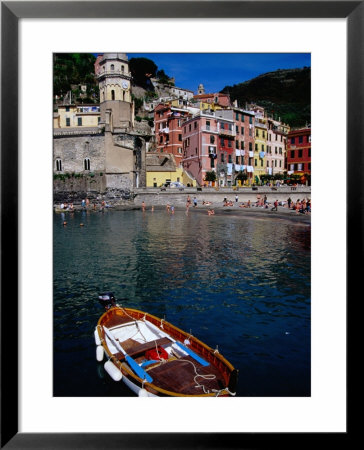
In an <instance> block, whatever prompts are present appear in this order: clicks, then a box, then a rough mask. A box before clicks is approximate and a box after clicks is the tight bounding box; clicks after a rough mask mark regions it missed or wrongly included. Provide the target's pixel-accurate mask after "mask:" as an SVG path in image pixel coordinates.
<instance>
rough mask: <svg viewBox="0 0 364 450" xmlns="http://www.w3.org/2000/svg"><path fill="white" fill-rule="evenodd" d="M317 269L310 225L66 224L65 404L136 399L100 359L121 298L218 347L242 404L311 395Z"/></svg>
mask: <svg viewBox="0 0 364 450" xmlns="http://www.w3.org/2000/svg"><path fill="white" fill-rule="evenodd" d="M64 220H66V221H67V226H65V227H64V226H63V221H64ZM81 222H82V223H84V226H83V227H80V223H81ZM310 265H311V254H310V227H309V226H308V225H305V224H298V223H293V222H290V221H288V220H280V219H277V218H275V219H273V218H265V217H263V216H262V217H261V218H253V217H250V218H246V217H241V216H239V215H236V216H234V215H233V213H232V212H231V213H230V214H229V215H228V216H227V214H224V213H222V215H221V216H220V215H215V216H212V217H209V216H208V215H207V214H206V213H203V212H200V211H195V210H192V211H191V212H190V214H189V215H188V216H186V214H185V212H184V211H176V213H175V214H174V215H169V214H167V213H166V211H164V210H162V211H154V212H153V213H152V212H151V211H147V212H145V213H142V212H141V211H113V212H111V211H109V212H106V213H105V214H101V213H97V212H91V213H87V214H86V212H82V213H81V212H75V213H74V214H66V215H61V214H55V215H54V395H55V396H89V397H92V396H119V395H121V396H132V395H134V394H132V393H131V392H130V391H129V390H128V389H127V388H126V387H125V386H124V385H123V384H122V383H115V382H114V381H112V380H111V379H110V378H109V376H108V375H107V374H106V373H105V372H104V369H103V364H100V363H98V362H97V361H96V347H95V342H94V335H93V332H94V328H95V325H96V323H97V320H98V318H99V316H100V315H101V314H102V313H103V310H102V308H101V307H100V306H99V304H98V302H97V295H98V293H99V292H102V291H112V292H114V294H115V296H116V298H117V299H118V300H119V301H120V303H122V304H123V305H124V306H126V307H131V308H136V309H141V310H144V311H148V312H150V313H152V314H154V315H156V316H159V317H164V316H165V318H166V320H167V321H169V322H171V323H173V324H174V325H176V326H177V327H180V328H182V329H184V330H186V331H188V332H189V331H190V330H191V332H192V334H193V335H194V336H196V337H198V338H199V339H200V340H202V341H204V342H205V343H206V344H208V345H209V346H211V347H213V348H215V347H216V345H218V348H219V351H220V352H221V353H222V354H223V355H224V356H225V357H226V358H227V359H228V360H229V361H230V362H231V363H232V364H233V365H234V366H235V367H236V368H237V369H239V384H238V390H237V395H239V396H309V395H310V386H311V383H310V356H311V355H310ZM121 299H122V300H121Z"/></svg>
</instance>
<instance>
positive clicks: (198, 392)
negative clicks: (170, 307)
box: [95, 305, 237, 397]
mask: <svg viewBox="0 0 364 450" xmlns="http://www.w3.org/2000/svg"><path fill="white" fill-rule="evenodd" d="M95 342H96V345H97V351H96V354H97V359H98V361H102V360H103V358H104V355H105V354H106V357H107V358H108V361H107V362H106V363H105V365H104V367H105V370H106V372H107V373H108V374H109V375H110V376H111V377H112V378H113V379H114V380H115V381H120V380H123V382H124V383H125V384H126V385H127V386H128V387H129V388H130V389H131V390H132V391H133V392H135V393H136V394H138V396H140V397H164V396H171V397H214V396H215V397H217V396H218V397H227V396H233V395H235V389H236V383H237V370H236V369H234V367H233V366H232V365H231V364H230V363H229V362H228V361H227V360H226V359H225V358H224V357H223V356H222V355H221V354H220V353H219V352H218V351H217V350H213V349H212V348H210V347H208V346H207V345H206V344H204V343H203V342H201V341H199V340H198V339H197V338H195V337H193V336H191V335H190V334H188V333H186V332H184V331H182V330H180V329H179V328H177V327H175V326H174V325H172V324H170V323H168V322H166V321H165V320H163V319H159V318H158V317H155V316H153V315H151V314H148V313H146V312H143V311H139V310H136V309H131V308H123V307H121V306H118V305H115V306H111V307H110V308H109V309H108V310H107V311H106V312H105V313H104V314H103V315H102V316H101V317H100V319H99V321H98V323H97V327H96V329H95Z"/></svg>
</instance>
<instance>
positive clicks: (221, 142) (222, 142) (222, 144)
mask: <svg viewBox="0 0 364 450" xmlns="http://www.w3.org/2000/svg"><path fill="white" fill-rule="evenodd" d="M224 144H225V142H224V138H220V146H221V147H224Z"/></svg>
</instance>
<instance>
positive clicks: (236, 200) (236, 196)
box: [235, 194, 239, 203]
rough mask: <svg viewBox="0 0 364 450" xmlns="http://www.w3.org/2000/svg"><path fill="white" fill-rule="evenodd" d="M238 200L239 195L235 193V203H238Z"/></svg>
mask: <svg viewBox="0 0 364 450" xmlns="http://www.w3.org/2000/svg"><path fill="white" fill-rule="evenodd" d="M238 201H239V197H238V194H236V195H235V203H238Z"/></svg>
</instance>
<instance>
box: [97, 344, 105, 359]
mask: <svg viewBox="0 0 364 450" xmlns="http://www.w3.org/2000/svg"><path fill="white" fill-rule="evenodd" d="M96 359H97V361H99V362H101V361H102V360H103V359H104V347H103V346H102V345H98V346H97V347H96Z"/></svg>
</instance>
